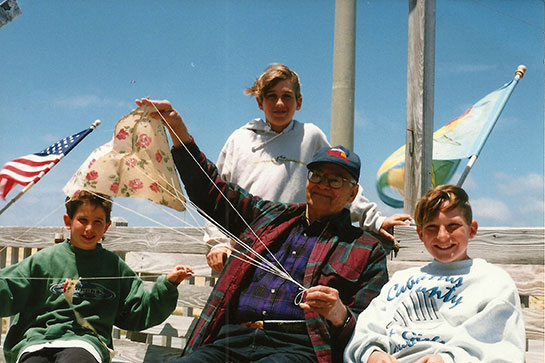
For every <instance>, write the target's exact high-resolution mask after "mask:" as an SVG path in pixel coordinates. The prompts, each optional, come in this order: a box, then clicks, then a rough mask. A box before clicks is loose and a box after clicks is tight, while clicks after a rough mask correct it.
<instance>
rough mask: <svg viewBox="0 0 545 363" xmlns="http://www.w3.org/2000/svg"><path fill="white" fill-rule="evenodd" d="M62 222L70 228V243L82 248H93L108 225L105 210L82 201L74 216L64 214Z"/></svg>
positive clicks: (109, 222)
mask: <svg viewBox="0 0 545 363" xmlns="http://www.w3.org/2000/svg"><path fill="white" fill-rule="evenodd" d="M64 224H65V225H66V227H67V228H68V230H70V243H71V244H72V245H73V246H75V247H77V248H80V249H82V250H94V249H95V248H96V246H97V243H98V242H99V241H100V240H101V239H102V236H104V233H106V231H107V230H108V227H110V224H111V221H108V222H107V221H106V212H105V211H104V209H103V208H102V207H101V206H99V205H94V204H91V203H90V202H89V201H85V202H83V203H82V204H81V205H79V207H77V210H76V212H75V213H74V216H73V217H72V218H70V216H69V215H68V214H65V215H64Z"/></svg>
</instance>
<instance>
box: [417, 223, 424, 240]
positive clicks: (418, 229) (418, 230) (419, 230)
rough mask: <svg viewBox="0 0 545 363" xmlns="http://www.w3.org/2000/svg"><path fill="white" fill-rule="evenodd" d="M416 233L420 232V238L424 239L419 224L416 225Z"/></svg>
mask: <svg viewBox="0 0 545 363" xmlns="http://www.w3.org/2000/svg"><path fill="white" fill-rule="evenodd" d="M416 234H418V238H420V240H421V241H423V240H422V230H421V229H420V227H419V226H416Z"/></svg>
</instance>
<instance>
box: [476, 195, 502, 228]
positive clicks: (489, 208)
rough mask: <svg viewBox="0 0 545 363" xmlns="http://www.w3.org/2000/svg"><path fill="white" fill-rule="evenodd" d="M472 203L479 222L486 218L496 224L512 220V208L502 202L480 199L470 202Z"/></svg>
mask: <svg viewBox="0 0 545 363" xmlns="http://www.w3.org/2000/svg"><path fill="white" fill-rule="evenodd" d="M470 203H471V207H472V209H473V214H474V219H475V220H477V221H479V220H480V219H483V218H486V219H490V220H493V221H495V222H507V221H509V220H510V219H511V211H510V208H509V207H508V206H507V204H505V203H504V202H502V201H501V200H497V199H492V198H479V199H473V200H470Z"/></svg>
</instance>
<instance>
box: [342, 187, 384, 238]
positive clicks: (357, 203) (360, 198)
mask: <svg viewBox="0 0 545 363" xmlns="http://www.w3.org/2000/svg"><path fill="white" fill-rule="evenodd" d="M350 218H351V219H352V222H359V224H360V228H361V229H363V230H364V231H371V232H375V233H378V231H379V230H380V227H381V226H382V223H383V222H384V220H385V219H386V217H384V216H382V214H381V213H380V211H379V210H378V205H377V204H376V203H372V202H370V201H369V200H368V199H367V198H365V196H364V195H363V188H362V187H361V186H359V189H358V195H357V196H356V199H354V201H353V202H352V204H351V205H350Z"/></svg>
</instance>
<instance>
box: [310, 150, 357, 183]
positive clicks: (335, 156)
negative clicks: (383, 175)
mask: <svg viewBox="0 0 545 363" xmlns="http://www.w3.org/2000/svg"><path fill="white" fill-rule="evenodd" d="M318 163H333V164H337V165H340V166H342V167H343V168H344V169H346V171H348V173H350V175H352V177H353V178H354V179H355V180H356V182H357V181H358V180H359V178H360V168H361V162H360V157H359V156H358V155H357V154H356V153H354V152H353V151H351V150H349V149H347V148H345V147H344V146H341V145H338V146H334V147H330V146H324V147H323V148H321V149H319V150H318V151H316V152H315V153H314V155H313V156H312V161H311V162H310V163H308V164H307V169H312V167H313V166H314V165H316V164H318Z"/></svg>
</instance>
